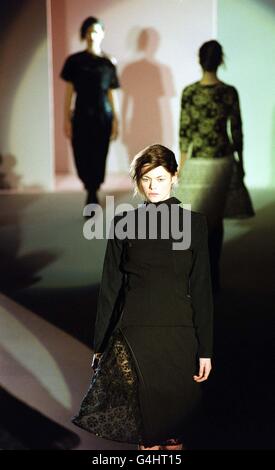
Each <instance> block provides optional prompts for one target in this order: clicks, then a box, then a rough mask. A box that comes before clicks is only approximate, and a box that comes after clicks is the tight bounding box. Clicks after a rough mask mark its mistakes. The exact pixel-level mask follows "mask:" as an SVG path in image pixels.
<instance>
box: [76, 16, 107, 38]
mask: <svg viewBox="0 0 275 470" xmlns="http://www.w3.org/2000/svg"><path fill="white" fill-rule="evenodd" d="M93 24H100V25H101V27H102V29H103V30H104V29H105V27H104V23H103V22H102V21H101V20H99V19H98V18H95V17H94V16H88V18H86V19H85V20H84V21H83V23H82V25H81V27H80V38H81V39H85V37H86V33H87V30H88V28H90V26H93Z"/></svg>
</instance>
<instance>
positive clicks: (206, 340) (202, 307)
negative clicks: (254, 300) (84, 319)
mask: <svg viewBox="0 0 275 470" xmlns="http://www.w3.org/2000/svg"><path fill="white" fill-rule="evenodd" d="M160 206H162V209H163V210H164V214H165V215H164V216H161V217H164V220H165V221H166V222H167V221H168V220H171V214H172V211H173V210H175V213H176V214H177V218H178V227H179V228H180V231H181V234H182V237H183V236H184V234H185V231H186V230H187V225H188V222H187V221H188V220H189V221H190V222H191V224H190V227H191V242H190V246H189V247H188V248H186V249H181V250H176V249H173V246H174V245H173V242H175V240H177V241H179V240H178V239H176V237H175V234H174V232H173V231H172V229H171V226H172V224H170V228H169V229H168V235H166V238H163V232H162V233H161V220H163V218H162V219H161V217H160V216H159V213H160V211H161V207H160ZM175 208H176V209H175ZM150 210H153V212H154V210H155V212H156V214H157V215H156V218H155V219H154V221H156V222H154V224H155V227H156V235H155V238H154V239H152V238H150V237H149V232H148V230H147V229H148V227H147V226H146V236H145V237H144V238H143V239H141V238H138V237H137V235H138V234H139V230H140V228H141V227H140V224H141V222H140V221H141V220H144V218H143V219H142V217H145V219H146V217H148V214H149V212H150ZM187 212H188V214H187ZM188 215H189V217H190V218H189V219H188V217H187V216H188ZM186 217H187V218H186ZM125 220H127V224H128V225H127V229H129V227H130V229H131V230H127V236H125V238H124V239H121V238H122V237H121V227H122V225H123V223H125ZM146 220H148V219H146ZM150 224H151V225H152V219H149V225H150ZM124 227H125V225H124ZM129 232H131V233H130V235H129ZM118 233H119V234H120V236H118ZM166 233H167V232H166ZM161 235H162V236H161ZM212 336H213V300H212V290H211V278H210V267H209V257H208V244H207V223H206V217H205V216H204V215H203V214H201V213H197V212H193V211H187V210H186V209H184V208H182V207H181V206H180V201H179V200H178V199H177V198H175V197H170V198H168V199H166V200H164V201H159V202H157V203H151V202H144V204H142V205H140V206H139V207H138V208H137V209H135V210H133V211H129V212H127V213H120V214H118V215H116V216H115V217H114V219H113V223H112V225H111V230H110V238H108V242H107V248H106V253H105V259H104V265H103V273H102V280H101V288H100V292H99V298H98V309H97V317H96V323H95V334H94V343H93V347H94V351H95V352H101V353H102V356H101V359H100V361H99V365H98V368H97V370H96V372H95V374H94V375H93V377H92V381H91V384H90V387H89V390H88V392H87V394H86V395H85V397H84V399H83V401H82V403H81V407H80V411H79V413H78V415H76V416H74V417H73V419H72V421H73V423H74V424H76V425H77V426H80V427H82V428H83V429H86V430H87V431H89V432H91V433H94V434H96V435H97V436H99V437H103V438H106V439H110V440H115V441H119V442H128V443H133V444H134V443H136V444H138V443H143V444H144V445H146V446H153V445H155V444H165V443H169V442H170V440H171V439H175V441H176V442H181V441H182V440H184V439H185V437H186V436H187V433H188V428H189V426H190V425H191V424H192V420H193V419H195V416H196V413H197V412H198V410H199V409H200V405H201V398H202V390H201V384H200V383H196V382H195V381H194V379H193V376H194V375H195V374H198V363H199V358H200V357H203V358H211V357H212Z"/></svg>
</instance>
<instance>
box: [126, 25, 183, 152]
mask: <svg viewBox="0 0 275 470" xmlns="http://www.w3.org/2000/svg"><path fill="white" fill-rule="evenodd" d="M159 42H160V36H159V34H158V32H157V31H156V30H155V29H153V28H146V29H143V30H141V31H139V33H138V34H137V37H136V39H135V43H136V49H137V51H138V54H139V58H138V60H136V61H135V62H131V63H128V64H127V65H126V66H125V67H124V69H123V70H122V73H121V85H122V90H123V100H122V141H123V143H124V144H125V146H126V147H127V150H128V154H129V156H130V159H132V157H133V156H134V155H135V154H136V153H137V152H138V151H139V150H140V149H142V148H143V147H145V146H147V145H151V144H153V143H160V144H164V145H166V146H167V147H171V146H173V120H172V112H171V105H170V100H171V97H173V96H174V95H175V90H174V85H173V79H172V74H171V71H170V69H169V68H168V67H167V65H164V64H161V63H159V62H157V61H156V60H155V59H154V55H155V53H156V51H157V49H158V46H159Z"/></svg>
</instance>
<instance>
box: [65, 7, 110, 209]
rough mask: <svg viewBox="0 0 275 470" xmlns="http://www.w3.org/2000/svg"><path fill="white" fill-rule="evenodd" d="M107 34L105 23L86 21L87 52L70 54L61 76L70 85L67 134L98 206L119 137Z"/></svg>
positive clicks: (82, 31) (83, 32)
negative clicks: (104, 48) (112, 148)
mask: <svg viewBox="0 0 275 470" xmlns="http://www.w3.org/2000/svg"><path fill="white" fill-rule="evenodd" d="M104 34H105V28H104V25H103V23H102V21H100V20H99V19H97V18H94V17H92V16H90V17H88V18H86V19H85V20H84V21H83V23H82V25H81V28H80V36H81V39H82V40H85V41H86V49H85V50H84V51H81V52H78V53H75V54H72V55H70V56H69V57H68V58H67V59H66V61H65V63H64V66H63V68H62V71H61V74H60V76H61V78H63V79H64V80H65V81H66V82H67V84H66V90H65V105H64V132H65V135H66V136H67V137H68V138H69V139H71V142H72V148H73V153H74V160H75V166H76V169H77V173H78V176H79V178H80V179H81V181H82V182H83V185H84V187H85V189H86V191H87V198H86V204H89V203H92V202H94V203H98V198H97V190H98V189H99V187H100V184H101V183H102V182H103V181H104V177H105V167H106V158H107V153H108V148H109V143H110V140H112V139H116V138H117V135H118V105H117V96H116V91H115V89H116V88H118V87H119V81H118V77H117V72H116V66H115V63H116V61H115V59H114V58H112V59H111V58H109V57H108V56H107V55H106V54H105V53H104V52H103V51H102V49H101V43H102V40H103V38H104ZM75 94H76V100H75V107H74V110H72V103H73V100H74V98H75V96H74V95H75Z"/></svg>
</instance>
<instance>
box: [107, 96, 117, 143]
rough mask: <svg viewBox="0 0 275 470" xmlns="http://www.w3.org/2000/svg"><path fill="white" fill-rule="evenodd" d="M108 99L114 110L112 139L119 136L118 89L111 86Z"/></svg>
mask: <svg viewBox="0 0 275 470" xmlns="http://www.w3.org/2000/svg"><path fill="white" fill-rule="evenodd" d="M108 99H109V102H110V105H111V107H112V111H113V125H112V133H111V140H115V139H116V138H117V136H118V94H117V90H116V89H114V88H109V90H108Z"/></svg>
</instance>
